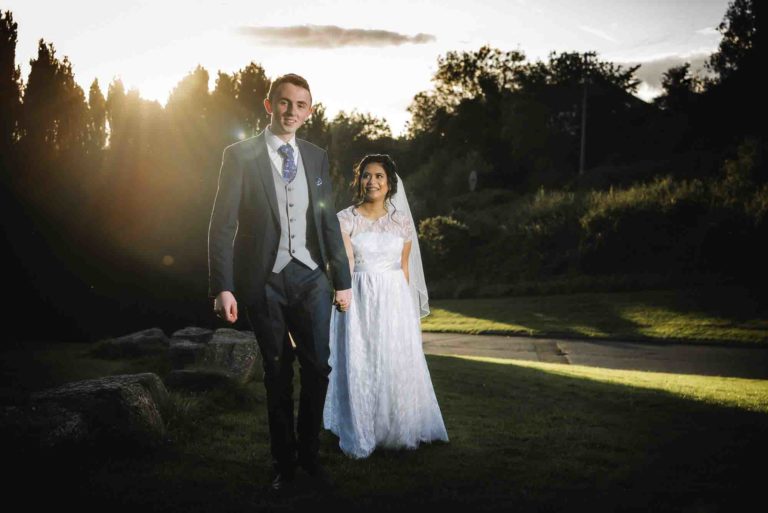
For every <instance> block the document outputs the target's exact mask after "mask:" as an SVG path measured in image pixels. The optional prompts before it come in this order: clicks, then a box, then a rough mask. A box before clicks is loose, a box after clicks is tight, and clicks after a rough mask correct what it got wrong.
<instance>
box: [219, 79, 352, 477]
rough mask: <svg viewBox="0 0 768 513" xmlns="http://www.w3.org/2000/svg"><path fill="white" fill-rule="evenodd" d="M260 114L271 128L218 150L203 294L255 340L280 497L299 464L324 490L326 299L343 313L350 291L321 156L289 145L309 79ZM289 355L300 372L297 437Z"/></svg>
mask: <svg viewBox="0 0 768 513" xmlns="http://www.w3.org/2000/svg"><path fill="white" fill-rule="evenodd" d="M264 107H265V109H266V110H267V113H268V114H269V115H270V116H271V119H270V124H269V126H268V127H267V128H266V129H265V130H264V131H263V132H262V133H260V134H259V135H257V136H255V137H251V138H250V139H246V140H244V141H240V142H238V143H235V144H232V145H231V146H228V147H227V148H225V149H224V154H223V156H222V164H221V170H220V173H219V184H218V190H217V192H216V199H215V201H214V205H213V212H212V214H211V221H210V226H209V230H208V267H209V290H208V296H209V298H212V299H214V310H215V312H216V314H217V315H218V316H219V317H221V318H222V319H224V320H226V321H227V322H230V323H234V322H235V321H236V320H237V315H238V302H237V301H236V300H235V295H237V298H238V299H239V301H240V305H241V306H244V307H245V312H246V316H247V318H248V322H249V324H250V326H251V328H252V329H253V331H254V334H255V335H256V339H257V341H258V344H259V349H260V351H261V356H262V360H263V366H264V386H265V388H266V394H267V414H268V418H269V435H270V445H271V453H272V464H273V467H274V470H275V476H274V478H273V480H272V481H271V487H272V488H273V489H275V490H280V489H284V488H286V487H288V486H289V484H290V483H291V482H292V481H293V479H294V475H295V470H294V469H295V466H296V465H297V464H299V465H300V466H301V467H302V468H304V470H306V471H307V472H308V473H309V474H310V475H311V476H314V477H316V478H317V479H319V480H320V481H321V482H323V483H324V484H329V482H330V477H329V476H328V473H327V471H326V470H325V469H324V468H323V467H322V466H321V465H320V464H319V463H318V450H319V438H318V437H319V433H320V429H321V427H322V418H323V407H324V404H325V395H326V390H327V387H328V375H329V374H330V371H331V368H330V366H329V365H328V358H329V356H330V349H329V341H328V334H329V327H330V314H331V308H332V306H331V299H332V298H333V303H334V304H335V305H337V308H339V309H340V310H342V311H344V310H346V309H347V308H348V307H349V303H350V301H351V299H352V290H351V278H350V270H349V261H348V260H347V255H346V252H345V249H344V243H343V241H342V238H341V231H340V228H339V222H338V219H337V218H336V213H335V211H334V210H335V209H334V202H333V194H332V190H331V179H330V175H329V170H328V168H329V164H328V154H327V153H326V151H325V150H323V149H321V148H319V147H317V146H315V145H314V144H312V143H309V142H307V141H304V140H301V139H297V138H296V137H295V133H296V130H298V129H299V127H300V126H301V125H302V124H303V123H304V121H305V120H306V119H307V118H308V117H309V115H310V114H311V113H312V96H311V93H310V90H309V85H308V84H307V81H306V80H304V79H303V78H302V77H300V76H298V75H294V74H289V75H283V76H281V77H279V78H277V79H276V80H275V81H274V82H273V83H272V85H271V87H270V89H269V93H268V95H267V98H266V99H265V100H264ZM233 241H234V242H233ZM329 278H330V282H331V283H332V284H333V289H335V293H334V292H332V290H331V283H329ZM289 333H290V336H291V338H292V339H293V342H294V344H295V346H296V349H295V351H294V349H293V347H292V345H291V342H290V339H289ZM294 352H295V354H296V355H297V356H298V359H299V363H300V367H301V392H300V396H299V413H298V426H297V429H296V432H297V433H296V434H294V416H293V384H292V382H293V360H294ZM297 439H298V440H297Z"/></svg>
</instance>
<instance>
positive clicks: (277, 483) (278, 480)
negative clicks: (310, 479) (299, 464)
mask: <svg viewBox="0 0 768 513" xmlns="http://www.w3.org/2000/svg"><path fill="white" fill-rule="evenodd" d="M295 480H296V476H295V474H294V473H293V472H291V471H282V472H278V473H277V474H275V477H274V478H273V479H272V482H271V483H269V489H270V490H271V491H272V492H285V491H288V490H290V489H291V487H292V486H293V482H294V481H295Z"/></svg>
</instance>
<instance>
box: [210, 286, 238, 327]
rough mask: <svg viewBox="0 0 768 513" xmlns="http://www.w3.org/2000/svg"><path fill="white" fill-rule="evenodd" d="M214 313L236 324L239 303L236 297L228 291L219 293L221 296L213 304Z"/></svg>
mask: <svg viewBox="0 0 768 513" xmlns="http://www.w3.org/2000/svg"><path fill="white" fill-rule="evenodd" d="M213 311H214V312H216V317H218V318H220V319H224V320H225V321H227V322H228V323H230V324H234V323H235V322H236V321H237V301H236V300H235V296H234V295H233V294H232V293H231V292H230V291H228V290H222V291H221V292H219V295H218V296H216V300H215V301H214V302H213Z"/></svg>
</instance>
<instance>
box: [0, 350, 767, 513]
mask: <svg viewBox="0 0 768 513" xmlns="http://www.w3.org/2000/svg"><path fill="white" fill-rule="evenodd" d="M86 348H87V345H85V344H67V345H59V346H56V348H55V349H52V348H51V347H50V346H47V345H46V346H40V347H38V348H37V350H36V351H26V352H22V351H16V352H14V353H9V352H3V353H0V354H2V356H3V359H2V367H0V377H1V378H2V382H0V384H1V385H2V387H3V391H4V394H3V397H5V398H6V399H8V398H10V397H14V395H16V396H20V395H22V394H23V392H26V391H29V390H34V389H36V388H42V386H43V385H42V384H44V386H51V385H55V384H57V382H61V381H64V380H70V379H77V378H85V377H92V376H97V375H103V374H106V373H121V372H138V371H142V370H153V371H157V372H162V371H163V369H164V365H163V364H162V363H160V362H158V361H153V360H150V359H143V360H132V361H126V362H102V361H101V360H96V359H91V358H85V357H83V352H84V350H85V349H86ZM427 361H428V364H429V369H430V373H431V376H432V380H433V383H434V386H435V391H436V394H437V398H438V401H439V403H440V407H441V410H442V413H443V417H444V420H445V424H446V428H447V429H448V435H449V437H450V442H448V443H434V444H426V445H422V447H420V448H419V449H418V450H416V451H391V450H377V451H376V452H374V453H373V455H371V457H370V458H368V459H364V460H351V459H348V458H346V457H345V456H344V455H343V454H342V453H341V452H340V451H339V449H338V446H337V444H338V441H337V439H336V437H335V436H334V435H333V434H331V433H329V432H327V431H324V432H323V433H322V436H321V454H322V455H323V457H324V461H325V463H326V464H327V466H328V468H329V470H330V471H331V473H332V475H333V476H334V477H335V479H336V480H337V482H339V484H340V489H339V491H338V492H336V493H335V494H333V495H330V496H327V497H318V496H316V495H314V494H313V493H311V492H309V491H300V492H299V493H298V494H297V495H296V496H294V497H293V498H287V499H268V498H266V497H264V495H263V492H262V488H263V485H264V484H265V483H266V482H267V481H268V479H269V464H268V460H269V443H268V429H267V421H266V411H265V397H264V390H263V385H262V384H261V383H260V382H253V383H250V384H248V385H246V386H232V387H231V388H230V389H227V390H217V391H211V392H208V393H203V394H188V393H176V392H172V401H171V406H170V408H169V410H168V411H166V412H165V420H166V422H167V425H168V428H169V432H170V434H171V436H172V439H173V441H174V442H173V444H171V445H169V446H168V447H165V448H163V449H162V450H159V451H158V452H155V453H128V454H126V453H125V452H124V451H120V448H118V447H115V448H114V451H101V452H100V453H98V454H87V453H78V454H70V455H60V456H58V457H52V456H46V457H39V456H38V457H35V456H32V455H30V456H29V457H28V458H27V460H26V461H22V462H20V463H19V462H16V463H14V464H13V466H12V467H8V468H13V469H14V470H15V472H14V473H13V474H12V476H11V481H10V483H9V482H7V481H6V484H7V486H8V490H9V491H10V492H11V493H10V495H9V496H7V497H6V500H7V501H12V499H13V498H14V497H12V496H13V495H15V494H18V495H19V496H20V497H19V498H17V500H22V501H23V502H22V503H23V504H25V506H26V507H30V506H34V505H37V503H38V502H39V503H48V502H51V501H53V502H54V503H55V504H56V505H58V506H61V507H69V506H72V507H76V508H77V509H78V510H80V511H88V510H95V509H99V508H103V510H104V511H116V510H118V511H119V510H125V511H127V510H131V511H180V512H181V511H183V512H197V511H217V512H218V511H260V510H275V511H286V510H293V509H302V510H304V509H307V508H318V507H328V508H332V509H331V511H334V510H339V509H341V510H361V511H366V510H367V511H392V510H397V511H411V510H420V511H424V510H425V509H426V508H427V507H429V506H431V507H435V508H437V509H436V511H456V510H463V511H497V510H504V511H581V510H585V511H638V512H639V511H654V512H656V511H670V512H671V511H691V512H693V511H706V512H710V511H740V510H747V506H746V505H747V504H749V501H752V500H758V499H762V494H761V493H760V492H761V490H762V488H761V487H762V485H763V481H764V479H763V475H764V474H763V472H762V469H763V468H764V457H765V455H766V454H768V437H766V436H765V435H766V433H768V381H764V380H747V379H736V378H721V377H706V376H684V375H675V374H663V373H650V372H639V371H616V370H608V369H596V368H589V367H580V366H568V365H559V364H546V363H532V362H521V361H513V360H493V359H483V358H458V357H450V356H433V355H430V356H428V357H427ZM78 374H79V376H78ZM297 374H298V373H297ZM296 385H297V387H298V376H297V382H296ZM9 388H13V389H14V392H13V393H12V392H9V391H8V390H9ZM297 390H298V388H297ZM7 464H8V463H7ZM25 490H31V493H29V494H25V493H24V491H25ZM14 492H15V493H14Z"/></svg>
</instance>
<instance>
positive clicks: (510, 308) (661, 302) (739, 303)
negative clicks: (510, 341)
mask: <svg viewBox="0 0 768 513" xmlns="http://www.w3.org/2000/svg"><path fill="white" fill-rule="evenodd" d="M435 306H437V307H438V308H442V309H444V310H447V311H449V312H453V313H457V314H460V315H463V316H467V317H473V318H478V319H485V320H488V321H493V322H498V323H505V324H512V325H516V326H520V330H513V331H514V332H516V333H518V334H526V333H527V334H534V335H548V336H564V337H575V338H587V337H590V338H592V337H594V338H596V339H601V338H603V339H616V338H621V339H622V340H637V341H656V342H669V341H670V340H677V339H683V340H685V339H690V340H695V341H697V342H704V343H707V342H709V343H717V342H719V341H721V340H723V339H731V338H733V340H734V341H739V339H740V338H743V336H744V335H739V334H738V333H735V334H732V333H729V332H728V330H734V331H738V330H752V331H754V332H755V333H757V335H754V336H750V340H752V339H754V337H755V336H757V337H758V338H761V337H760V334H759V333H762V338H763V339H764V341H767V340H768V322H766V321H764V320H765V319H766V318H768V312H766V310H765V307H764V306H761V304H760V303H759V302H758V301H757V300H756V299H755V298H753V297H751V295H750V293H749V292H748V291H746V290H745V289H742V288H738V287H728V288H726V287H717V288H714V287H713V288H705V287H701V288H697V289H690V290H680V291H637V292H631V293H628V292H627V293H594V294H569V295H560V296H530V297H508V298H494V299H472V300H467V299H463V300H440V301H437V302H435ZM755 319H763V321H762V322H759V321H758V322H757V323H756V321H755ZM679 322H683V325H682V326H675V324H676V323H679ZM649 326H654V327H656V328H658V329H659V330H660V333H657V334H654V333H653V331H650V330H649ZM680 328H682V331H680ZM664 330H669V334H664V333H663V331H664ZM495 331H496V330H491V332H495ZM499 331H509V330H499ZM676 331H677V332H676ZM712 333H715V334H718V333H721V334H723V336H722V338H718V337H716V338H712ZM510 334H512V332H511V331H510ZM681 334H682V335H681Z"/></svg>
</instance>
